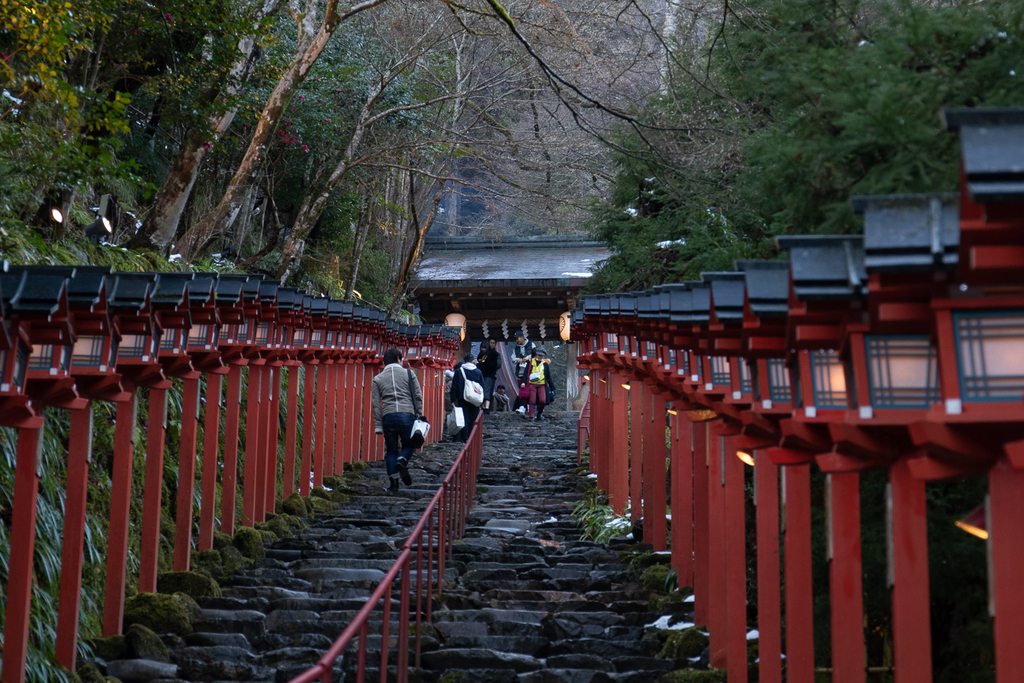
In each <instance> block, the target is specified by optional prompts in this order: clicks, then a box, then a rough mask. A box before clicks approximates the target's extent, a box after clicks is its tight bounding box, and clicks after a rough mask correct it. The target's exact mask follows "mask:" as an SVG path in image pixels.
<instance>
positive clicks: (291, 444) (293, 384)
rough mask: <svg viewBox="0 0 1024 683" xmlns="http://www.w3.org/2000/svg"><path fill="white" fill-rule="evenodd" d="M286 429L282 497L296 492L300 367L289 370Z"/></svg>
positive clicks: (292, 367)
mask: <svg viewBox="0 0 1024 683" xmlns="http://www.w3.org/2000/svg"><path fill="white" fill-rule="evenodd" d="M286 419H287V421H286V422H285V428H284V485H283V489H282V491H281V497H282V498H287V497H288V496H290V495H292V494H293V493H294V492H295V439H296V436H297V434H298V421H299V367H298V366H294V365H293V366H291V367H290V368H288V416H287V418H286Z"/></svg>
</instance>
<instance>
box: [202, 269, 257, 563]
mask: <svg viewBox="0 0 1024 683" xmlns="http://www.w3.org/2000/svg"><path fill="white" fill-rule="evenodd" d="M244 282H245V278H244V277H237V276H236V277H231V276H218V278H217V282H216V293H217V299H216V302H217V324H218V327H217V332H216V334H214V336H213V339H212V342H211V343H210V348H209V350H207V349H206V344H204V345H203V348H202V349H200V348H198V346H192V344H191V341H192V339H193V338H195V339H196V341H199V336H200V335H199V334H195V335H190V337H189V342H190V352H191V354H192V356H193V362H195V363H198V365H199V366H202V367H207V368H209V369H208V370H206V372H208V373H209V374H208V375H207V378H206V417H205V421H204V423H203V479H202V483H201V494H200V505H199V541H198V545H197V547H198V549H199V551H200V552H201V551H203V550H209V549H210V548H212V547H213V533H214V520H215V517H216V510H215V507H216V501H217V471H218V468H219V463H220V458H219V450H220V449H219V444H218V442H219V437H220V403H221V395H222V387H221V377H222V376H223V375H228V398H229V402H230V399H231V398H232V393H231V390H232V389H234V394H233V398H234V402H235V416H236V417H235V421H234V427H235V435H236V438H235V458H236V459H237V444H238V440H237V434H238V431H237V430H238V419H237V415H238V413H237V410H238V408H237V404H238V399H239V396H238V372H239V370H238V366H237V365H234V361H236V360H237V359H238V357H239V354H238V352H237V350H236V349H235V347H234V334H235V332H236V330H237V328H238V326H239V325H240V324H243V323H244V320H245V309H244V308H243V305H242V286H243V283H244ZM194 332H195V331H194ZM214 349H216V354H217V356H216V365H207V363H206V362H205V361H204V359H203V358H202V356H201V354H205V353H208V352H213V351H214ZM210 360H211V361H212V360H213V358H212V357H211V358H210ZM225 363H228V365H225ZM232 372H234V373H235V375H234V377H235V380H234V382H232V379H231V373H232ZM228 412H229V414H230V412H231V407H230V405H229V406H228ZM226 422H230V419H228V420H226ZM229 447H230V438H229V437H228V435H227V429H226V428H225V441H224V449H225V474H226V469H227V468H226V464H227V463H226V460H227V451H228V449H229ZM226 483H227V478H226V476H225V480H224V484H225V485H226ZM224 495H225V496H226V495H227V491H226V489H224ZM223 526H224V525H223V523H222V527H223Z"/></svg>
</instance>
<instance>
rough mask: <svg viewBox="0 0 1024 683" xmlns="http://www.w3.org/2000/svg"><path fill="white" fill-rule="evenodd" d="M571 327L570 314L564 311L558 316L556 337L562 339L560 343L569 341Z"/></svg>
mask: <svg viewBox="0 0 1024 683" xmlns="http://www.w3.org/2000/svg"><path fill="white" fill-rule="evenodd" d="M571 327H572V312H570V311H566V312H565V313H563V314H562V315H560V316H558V336H560V337H561V338H562V341H569V336H570V331H571Z"/></svg>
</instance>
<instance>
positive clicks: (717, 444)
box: [707, 423, 728, 669]
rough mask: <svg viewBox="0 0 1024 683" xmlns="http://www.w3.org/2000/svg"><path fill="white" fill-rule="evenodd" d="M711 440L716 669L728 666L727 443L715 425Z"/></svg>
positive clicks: (710, 623) (711, 618)
mask: <svg viewBox="0 0 1024 683" xmlns="http://www.w3.org/2000/svg"><path fill="white" fill-rule="evenodd" d="M709 427H713V424H711V423H709ZM708 442H709V446H710V449H709V458H708V484H707V487H708V512H709V518H708V537H709V539H710V540H709V544H708V568H709V573H708V577H709V578H708V600H709V603H710V605H711V608H710V609H709V610H708V611H707V627H708V631H709V632H710V634H711V645H710V647H711V661H710V665H711V667H712V668H715V669H724V668H726V666H727V660H726V644H727V643H728V640H727V638H726V634H727V631H728V622H727V616H728V613H727V610H726V609H725V605H726V585H727V584H726V582H725V573H726V555H725V547H726V544H725V537H726V533H727V530H726V526H725V512H726V510H725V472H724V465H725V462H724V459H725V446H724V444H723V437H720V436H715V435H714V430H713V429H712V430H711V433H710V434H709V435H708Z"/></svg>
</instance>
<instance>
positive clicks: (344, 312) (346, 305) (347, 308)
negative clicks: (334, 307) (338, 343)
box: [341, 299, 356, 320]
mask: <svg viewBox="0 0 1024 683" xmlns="http://www.w3.org/2000/svg"><path fill="white" fill-rule="evenodd" d="M355 307H356V303H355V302H354V301H350V300H348V299H345V300H344V301H342V302H341V317H342V318H344V319H345V320H352V318H353V315H354V312H355Z"/></svg>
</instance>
